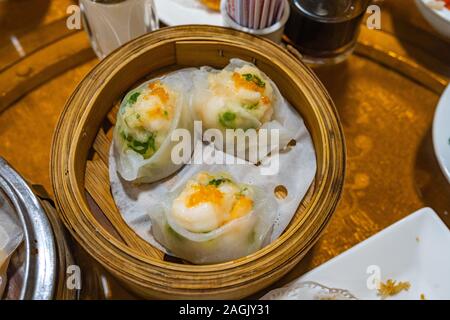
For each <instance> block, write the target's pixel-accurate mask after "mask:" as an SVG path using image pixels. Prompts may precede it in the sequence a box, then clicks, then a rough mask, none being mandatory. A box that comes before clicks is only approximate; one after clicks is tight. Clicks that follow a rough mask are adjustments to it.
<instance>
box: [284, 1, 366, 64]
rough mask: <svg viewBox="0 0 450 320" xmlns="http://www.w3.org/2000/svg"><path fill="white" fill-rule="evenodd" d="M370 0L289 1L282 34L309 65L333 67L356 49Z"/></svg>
mask: <svg viewBox="0 0 450 320" xmlns="http://www.w3.org/2000/svg"><path fill="white" fill-rule="evenodd" d="M369 3H370V0H292V1H291V16H290V18H289V20H288V22H287V24H286V28H285V34H286V36H287V38H288V40H289V41H290V42H291V44H292V45H294V46H295V47H296V48H297V49H298V50H299V51H300V53H301V54H302V55H303V57H304V61H305V62H306V63H308V64H312V65H323V64H335V63H339V62H341V61H343V60H345V59H346V58H347V57H348V56H349V55H350V54H351V53H352V52H353V49H354V48H355V45H356V41H357V38H358V35H359V29H360V24H361V21H362V19H363V17H364V14H365V13H366V10H367V7H368V5H369Z"/></svg>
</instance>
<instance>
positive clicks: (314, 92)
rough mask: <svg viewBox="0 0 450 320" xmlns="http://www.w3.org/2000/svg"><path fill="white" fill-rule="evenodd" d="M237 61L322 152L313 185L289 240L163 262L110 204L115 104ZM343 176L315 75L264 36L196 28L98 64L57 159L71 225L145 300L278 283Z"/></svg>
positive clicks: (335, 123)
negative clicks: (214, 259)
mask: <svg viewBox="0 0 450 320" xmlns="http://www.w3.org/2000/svg"><path fill="white" fill-rule="evenodd" d="M232 57H239V58H242V59H246V60H249V61H253V62H254V63H256V65H257V66H258V67H259V68H261V69H262V70H263V71H264V72H265V73H267V74H268V75H269V77H271V78H272V79H273V80H274V81H275V82H276V83H277V84H278V86H279V87H280V90H281V91H282V93H283V95H284V96H285V97H286V98H287V99H288V100H289V101H290V102H291V103H292V104H293V105H294V106H295V107H296V108H297V110H298V111H299V112H300V113H301V114H302V116H303V118H304V119H305V122H306V124H307V126H308V128H309V130H310V132H311V134H312V137H313V141H314V145H315V148H316V156H317V167H318V168H317V174H316V178H315V182H314V184H313V185H314V187H312V188H311V189H310V191H309V192H308V195H307V196H306V197H305V199H304V201H303V202H302V204H301V205H300V207H299V209H298V211H297V214H296V215H295V217H294V218H293V220H292V222H291V224H290V226H289V227H288V228H287V230H286V231H285V232H284V233H283V235H282V236H281V237H280V238H279V239H278V240H276V241H275V242H274V243H272V244H271V245H269V246H267V247H265V248H263V249H261V250H260V251H258V252H256V253H255V254H252V255H250V256H247V257H244V258H241V259H239V260H235V261H230V262H227V263H221V264H214V265H206V266H195V265H188V264H180V263H175V262H169V261H164V260H163V259H164V257H163V255H162V254H161V252H159V251H158V250H156V249H155V248H152V247H151V246H150V245H148V244H147V243H146V242H144V241H143V240H142V239H141V238H139V237H138V236H137V235H136V234H134V233H133V232H132V231H131V230H130V229H129V228H128V226H126V224H125V223H124V222H123V220H121V217H120V215H118V213H117V208H115V205H114V203H113V202H112V198H111V195H110V194H109V185H108V182H109V180H108V179H107V149H108V148H109V142H110V137H111V135H110V132H111V128H107V127H106V128H104V126H105V122H107V121H109V122H110V123H113V122H114V114H115V110H116V107H114V108H113V106H114V105H115V104H116V103H117V101H118V100H120V98H121V97H122V96H123V95H124V93H126V92H127V90H129V89H130V88H131V87H132V85H133V84H135V83H136V82H137V81H139V80H142V79H143V78H144V77H146V76H148V75H149V74H150V75H152V76H155V75H158V74H163V73H165V72H167V71H169V70H173V69H177V68H181V67H186V66H201V65H211V66H213V67H223V66H225V65H226V64H227V63H228V60H229V59H230V58H232ZM105 150H106V151H105ZM344 170H345V144H344V137H343V133H342V128H341V126H340V123H339V120H338V116H337V112H336V110H335V108H334V106H333V103H332V101H331V99H330V97H329V96H328V94H327V93H326V90H325V89H324V87H323V86H322V84H321V83H320V82H319V81H318V80H317V78H316V77H315V75H314V74H313V73H312V71H311V70H309V69H308V68H307V67H305V66H304V65H303V64H302V63H299V61H298V60H297V59H295V57H293V56H292V55H291V54H290V53H289V52H288V51H286V50H284V49H283V48H281V47H279V46H277V45H275V44H274V43H272V42H270V41H268V40H264V39H262V38H257V37H254V36H251V35H248V34H245V33H241V32H238V31H235V30H231V29H226V28H219V27H211V26H196V25H193V26H182V27H173V28H164V29H161V30H158V31H156V32H153V33H150V34H147V35H145V36H143V37H140V38H138V39H136V40H134V41H132V42H130V43H128V44H126V45H125V46H123V47H121V48H119V49H118V50H116V51H115V52H113V53H112V54H111V55H110V56H108V57H107V58H106V59H104V60H103V61H102V62H101V63H99V64H98V65H97V66H96V67H95V68H94V69H93V70H92V71H91V72H90V73H89V74H88V75H87V76H86V77H85V79H84V80H83V81H82V82H81V83H80V84H79V85H78V87H77V88H76V90H75V91H74V92H73V94H72V96H71V97H70V98H69V100H68V101H67V103H66V106H65V109H64V111H63V113H62V115H61V118H60V120H59V123H58V126H57V128H56V132H55V136H54V141H53V146H52V156H51V177H52V183H53V189H54V194H55V201H56V204H57V207H58V210H59V212H60V215H61V217H62V219H63V221H64V223H65V225H66V226H67V228H68V229H69V230H70V232H71V233H72V235H73V236H74V237H75V238H76V240H77V241H78V242H79V243H80V244H81V245H82V246H83V248H84V249H85V250H87V252H89V254H90V255H92V256H93V257H94V258H95V259H96V260H97V261H99V262H100V263H101V264H102V265H103V266H104V267H105V268H106V269H108V270H109V271H110V272H111V273H112V274H113V275H114V276H116V277H117V278H118V279H119V280H121V281H122V283H123V284H125V285H126V286H127V287H128V288H130V289H131V290H133V291H134V292H135V293H137V294H139V295H141V296H142V297H147V298H233V299H234V298H242V297H245V296H248V295H250V294H253V293H255V292H257V291H259V290H261V289H263V288H264V287H266V286H268V285H270V284H272V283H273V282H275V281H276V280H277V279H279V278H280V277H282V276H283V275H284V274H286V273H287V272H288V271H289V270H290V269H292V267H294V266H295V264H297V263H298V261H299V260H300V259H301V258H302V257H303V256H304V255H305V254H306V252H307V251H308V250H309V249H310V248H311V247H312V245H313V244H314V243H315V242H316V241H317V239H318V236H319V235H320V234H321V232H322V230H323V229H324V227H325V225H326V224H327V222H328V221H329V219H330V217H331V215H332V213H333V211H334V209H335V207H336V205H337V203H338V200H339V198H340V194H341V190H342V186H343V180H344ZM105 172H106V178H105ZM105 184H107V185H106V186H105ZM105 190H106V191H105ZM99 213H100V214H99ZM102 214H103V215H102Z"/></svg>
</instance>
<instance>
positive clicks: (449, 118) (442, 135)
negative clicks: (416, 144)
mask: <svg viewBox="0 0 450 320" xmlns="http://www.w3.org/2000/svg"><path fill="white" fill-rule="evenodd" d="M433 145H434V152H435V153H436V158H437V159H438V162H439V165H440V167H441V169H442V172H443V173H444V175H445V176H446V177H447V180H448V182H449V183H450V85H449V86H448V87H447V89H446V90H445V91H444V94H443V95H442V97H441V99H440V100H439V104H438V106H437V108H436V112H435V114H434V121H433Z"/></svg>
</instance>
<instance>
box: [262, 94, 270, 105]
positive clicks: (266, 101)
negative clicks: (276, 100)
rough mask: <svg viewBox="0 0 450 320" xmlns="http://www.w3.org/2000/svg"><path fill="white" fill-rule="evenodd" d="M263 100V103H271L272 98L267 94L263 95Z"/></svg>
mask: <svg viewBox="0 0 450 320" xmlns="http://www.w3.org/2000/svg"><path fill="white" fill-rule="evenodd" d="M261 102H262V103H263V104H269V103H270V99H269V98H268V97H267V96H263V97H262V98H261Z"/></svg>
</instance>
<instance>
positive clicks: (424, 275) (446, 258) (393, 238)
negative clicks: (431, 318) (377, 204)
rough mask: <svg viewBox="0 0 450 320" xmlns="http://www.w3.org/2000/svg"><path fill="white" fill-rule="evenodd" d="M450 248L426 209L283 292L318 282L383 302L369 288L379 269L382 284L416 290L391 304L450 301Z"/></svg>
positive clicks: (446, 233) (448, 233) (449, 239)
mask: <svg viewBox="0 0 450 320" xmlns="http://www.w3.org/2000/svg"><path fill="white" fill-rule="evenodd" d="M449 248H450V231H449V229H448V228H447V226H446V225H445V224H444V223H443V222H442V220H441V219H440V218H439V217H438V216H437V214H436V213H435V212H434V211H433V210H432V209H430V208H424V209H421V210H419V211H417V212H415V213H413V214H411V215H409V216H408V217H406V218H404V219H403V220H400V221H399V222H397V223H395V224H393V225H391V226H389V227H388V228H386V229H384V230H383V231H381V232H379V233H377V234H376V235H374V236H372V237H370V238H369V239H367V240H365V241H363V242H361V243H359V244H358V245H356V246H354V247H353V248H351V249H349V250H347V251H346V252H344V253H342V254H341V255H339V256H337V257H335V258H333V259H331V260H330V261H328V262H326V263H325V264H323V265H321V266H319V267H317V268H316V269H314V270H312V271H310V272H308V273H307V274H305V275H304V276H302V277H300V278H298V279H297V280H295V281H294V282H291V283H290V284H289V285H288V286H287V287H286V288H284V289H283V290H285V291H286V290H289V288H295V287H296V285H297V286H298V285H299V284H301V283H304V282H308V281H313V282H316V283H320V284H322V285H324V286H327V287H329V288H340V289H345V290H348V291H349V292H350V293H351V294H353V295H354V296H355V297H356V298H358V299H380V297H379V296H378V295H377V290H376V289H369V288H368V285H367V283H368V282H369V283H371V281H370V280H371V277H373V276H372V275H373V274H374V273H373V272H374V270H378V271H379V272H380V276H381V281H382V282H385V281H386V280H388V279H392V280H397V281H408V282H409V283H410V285H411V287H410V289H409V290H408V291H402V292H401V293H399V294H398V295H396V296H393V297H389V298H388V299H413V300H417V299H420V298H421V295H422V294H423V295H424V297H425V298H426V299H429V300H432V299H450V272H449V270H450V249H449ZM368 268H369V271H370V273H368ZM297 290H298V289H297ZM287 295H288V293H284V296H287ZM281 296H283V295H281ZM277 297H280V289H276V290H273V291H271V292H269V293H268V294H267V295H265V296H264V297H263V299H271V298H277ZM291 298H292V296H291ZM299 298H301V297H299Z"/></svg>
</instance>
